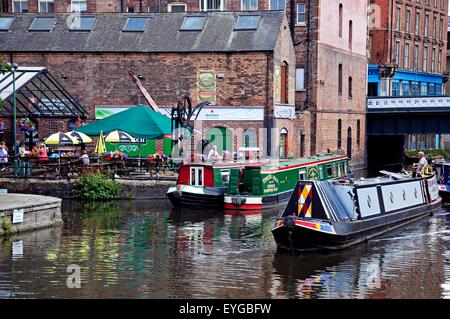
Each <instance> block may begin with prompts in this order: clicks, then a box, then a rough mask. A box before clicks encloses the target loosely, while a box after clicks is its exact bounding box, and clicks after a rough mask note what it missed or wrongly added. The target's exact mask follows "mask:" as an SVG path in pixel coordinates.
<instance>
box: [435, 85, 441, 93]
mask: <svg viewBox="0 0 450 319" xmlns="http://www.w3.org/2000/svg"><path fill="white" fill-rule="evenodd" d="M435 94H436V95H442V85H440V84H436V92H435Z"/></svg>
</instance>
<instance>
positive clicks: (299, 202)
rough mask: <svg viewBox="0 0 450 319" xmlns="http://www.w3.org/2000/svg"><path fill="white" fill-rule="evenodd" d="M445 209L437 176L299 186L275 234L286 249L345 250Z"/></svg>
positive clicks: (277, 223) (280, 245) (305, 183)
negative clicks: (442, 206)
mask: <svg viewBox="0 0 450 319" xmlns="http://www.w3.org/2000/svg"><path fill="white" fill-rule="evenodd" d="M440 207H441V198H440V197H439V190H438V187H437V180H436V176H435V175H433V176H432V177H429V178H411V177H407V178H404V179H396V178H393V177H392V176H383V177H378V178H373V179H362V180H358V181H349V180H346V181H334V182H333V181H299V182H298V183H297V186H296V191H294V192H293V193H292V195H291V197H290V199H289V202H288V204H287V206H286V208H285V210H284V211H283V213H282V214H281V215H280V217H279V218H278V219H277V222H276V225H275V228H274V229H273V230H272V234H273V236H274V239H275V241H276V243H277V246H278V248H279V249H281V250H297V251H308V250H334V249H343V248H347V247H349V246H352V245H355V244H358V243H361V242H364V241H366V240H368V239H370V238H372V237H375V236H378V235H381V234H383V233H385V232H387V231H390V230H392V229H395V228H398V227H400V226H403V225H405V224H407V223H409V222H412V221H414V220H417V219H419V218H422V217H424V216H427V215H429V214H431V213H433V212H434V211H436V210H438V209H439V208H440Z"/></svg>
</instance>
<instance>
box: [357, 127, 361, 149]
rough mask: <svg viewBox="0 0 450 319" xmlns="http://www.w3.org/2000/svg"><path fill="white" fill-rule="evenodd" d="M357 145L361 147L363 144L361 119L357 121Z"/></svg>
mask: <svg viewBox="0 0 450 319" xmlns="http://www.w3.org/2000/svg"><path fill="white" fill-rule="evenodd" d="M356 146H357V147H358V149H359V147H360V146H361V121H360V120H357V121H356Z"/></svg>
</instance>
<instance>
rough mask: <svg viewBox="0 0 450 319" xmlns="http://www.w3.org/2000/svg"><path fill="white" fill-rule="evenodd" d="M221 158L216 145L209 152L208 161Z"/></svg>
mask: <svg viewBox="0 0 450 319" xmlns="http://www.w3.org/2000/svg"><path fill="white" fill-rule="evenodd" d="M218 160H220V155H219V152H217V146H216V145H214V146H213V147H212V149H211V150H210V151H209V153H208V161H218Z"/></svg>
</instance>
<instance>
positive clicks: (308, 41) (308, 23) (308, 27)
mask: <svg viewBox="0 0 450 319" xmlns="http://www.w3.org/2000/svg"><path fill="white" fill-rule="evenodd" d="M307 6H308V7H307V8H306V63H305V79H306V86H305V90H306V97H305V109H307V108H308V107H309V82H310V78H309V75H310V72H309V65H310V53H311V52H310V51H311V49H310V45H311V10H310V9H311V0H308V4H307Z"/></svg>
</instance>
